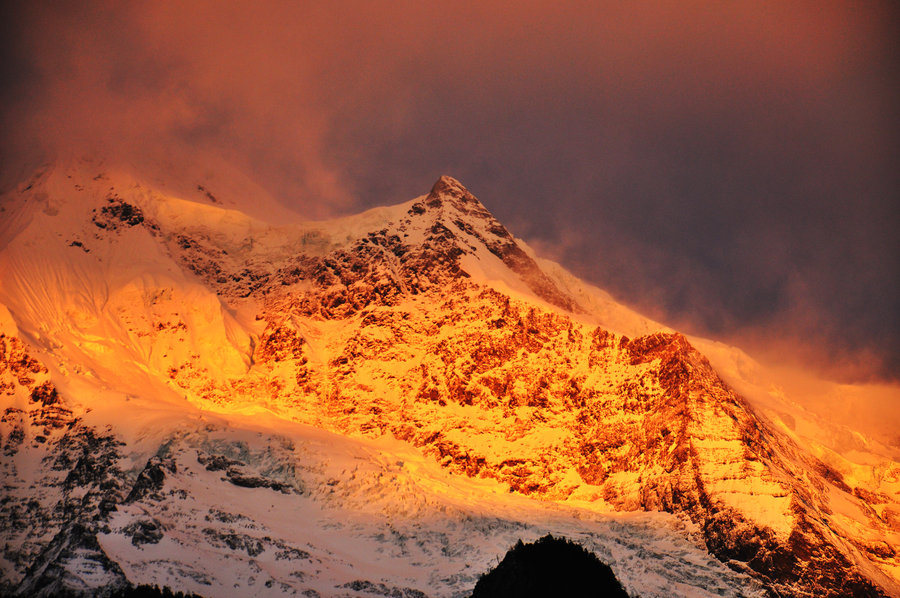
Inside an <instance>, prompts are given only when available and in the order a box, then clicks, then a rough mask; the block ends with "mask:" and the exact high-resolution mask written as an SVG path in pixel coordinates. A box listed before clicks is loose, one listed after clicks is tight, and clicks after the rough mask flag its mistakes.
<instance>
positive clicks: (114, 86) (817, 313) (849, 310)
mask: <svg viewBox="0 0 900 598" xmlns="http://www.w3.org/2000/svg"><path fill="white" fill-rule="evenodd" d="M11 4H12V3H6V5H4V8H3V9H2V11H3V13H4V14H3V18H2V23H3V28H4V31H3V35H2V39H3V41H2V44H3V59H2V61H0V68H2V71H3V73H2V90H0V93H2V102H3V114H2V125H0V134H2V139H3V145H2V147H0V163H2V164H3V165H4V169H5V173H4V180H6V181H9V180H10V176H12V174H11V173H15V172H20V171H21V169H22V165H23V164H26V163H34V161H36V160H41V159H48V158H50V157H52V156H53V155H54V154H55V153H65V154H70V153H76V154H94V155H97V154H99V155H116V156H126V157H129V158H132V159H138V157H139V156H141V155H143V154H148V153H149V154H169V155H181V156H190V158H189V159H192V160H197V161H199V162H202V161H203V160H205V159H206V157H207V156H217V157H223V158H225V159H227V160H228V161H230V162H231V163H233V164H234V165H235V166H236V167H237V168H240V169H242V170H244V171H246V172H247V173H249V174H250V175H251V176H252V177H253V178H255V179H257V180H258V182H259V183H261V184H262V185H263V186H264V187H266V188H267V189H268V190H269V191H270V192H271V193H272V194H273V195H275V196H276V197H277V198H279V199H280V200H281V201H283V202H284V203H285V204H288V205H291V206H294V207H295V208H296V209H297V210H299V211H301V212H302V213H304V214H306V215H308V216H309V217H310V218H324V217H328V216H335V215H341V214H347V213H352V212H357V211H360V210H361V209H364V208H368V207H372V206H375V205H381V204H388V203H397V202H400V201H405V200H407V199H411V198H412V197H414V196H417V195H420V194H422V193H425V192H427V191H428V189H429V188H430V186H431V184H432V183H433V181H434V180H435V179H436V178H437V177H438V176H439V175H441V174H450V175H452V176H454V177H456V178H457V179H459V180H461V181H462V182H463V183H464V184H465V185H466V186H467V187H468V188H469V189H470V190H471V191H472V192H473V193H474V194H475V195H477V196H478V197H479V198H480V199H481V200H482V201H483V202H484V203H485V205H486V206H487V207H488V209H490V210H491V211H492V212H493V213H494V214H495V215H496V216H497V218H498V219H500V220H501V221H502V222H504V223H505V224H506V225H507V226H508V227H509V228H510V229H511V231H512V232H513V233H514V234H516V235H517V236H519V237H522V238H524V239H525V240H526V241H527V242H529V243H530V244H531V245H532V246H533V247H534V248H535V249H536V250H537V251H538V252H539V253H540V254H542V255H545V256H547V257H550V258H552V259H555V260H557V261H559V262H560V263H562V264H563V265H565V266H566V267H567V268H569V269H570V270H572V271H573V272H574V273H576V274H577V275H579V276H581V277H583V278H585V279H586V280H589V281H591V282H592V283H594V284H597V285H598V286H600V287H602V288H605V289H607V290H609V291H610V292H611V293H612V294H613V295H614V296H616V297H617V298H619V299H621V300H622V301H623V302H625V303H628V304H631V305H633V306H634V307H636V308H638V309H639V310H641V311H643V312H645V313H647V314H648V315H650V316H652V317H656V318H658V319H662V320H663V321H666V322H667V323H669V324H671V325H673V326H675V327H677V328H681V329H684V330H686V331H688V332H692V333H696V334H706V335H711V336H714V337H716V338H720V339H722V340H725V341H729V342H733V343H736V344H739V345H742V346H746V347H747V348H748V349H750V350H751V352H752V351H756V354H759V355H760V356H761V357H763V358H766V357H768V358H771V357H774V356H779V357H783V358H786V359H787V360H788V361H790V360H794V359H796V360H798V361H799V362H803V363H806V364H808V365H811V366H813V367H815V368H822V369H824V370H825V371H826V372H827V373H829V374H830V375H832V376H834V377H837V378H839V379H842V380H870V379H892V380H896V379H898V378H900V278H898V275H897V273H898V272H900V241H898V235H897V231H898V230H900V202H898V200H897V198H898V197H900V168H898V165H897V164H896V162H897V156H898V155H900V126H898V116H897V106H900V75H898V68H897V67H898V65H897V56H898V53H897V49H898V48H897V42H896V31H897V28H898V24H900V23H898V19H897V14H896V13H897V11H896V10H894V6H893V4H891V3H887V2H885V3H877V2H864V3H850V2H844V3H835V2H822V3H819V2H816V3H812V2H809V3H806V2H795V3H789V4H781V3H727V4H725V3H723V4H714V3H682V2H677V3H676V2H662V3H647V4H642V5H640V6H635V5H632V4H620V3H590V4H585V3H558V2H552V3H551V2H525V3H511V2H510V3H505V2H490V3H484V2H481V3H466V2H456V3H452V4H447V5H439V4H436V3H405V2H390V3H387V2H383V3H381V2H336V3H330V2H329V3H318V2H298V3H281V2H263V3H232V2H220V1H216V2H190V3H170V2H132V3H128V4H127V5H122V4H120V3H112V2H91V3H76V2H45V3H18V7H13V6H11ZM38 4H40V6H38ZM186 159H187V158H186Z"/></svg>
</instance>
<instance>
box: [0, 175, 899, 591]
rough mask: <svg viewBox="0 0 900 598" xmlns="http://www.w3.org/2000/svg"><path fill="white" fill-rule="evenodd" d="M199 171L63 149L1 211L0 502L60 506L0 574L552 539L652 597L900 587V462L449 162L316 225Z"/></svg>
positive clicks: (322, 575)
mask: <svg viewBox="0 0 900 598" xmlns="http://www.w3.org/2000/svg"><path fill="white" fill-rule="evenodd" d="M194 170H196V169H191V168H187V167H185V168H181V172H180V173H178V172H170V173H169V175H168V176H169V177H170V178H169V179H160V178H159V177H160V176H163V175H161V174H160V173H162V172H164V171H165V169H162V168H157V169H155V170H154V173H153V174H152V175H150V176H145V175H142V174H141V170H140V169H137V168H136V167H134V166H126V167H124V168H113V167H112V166H111V165H108V164H104V163H102V162H98V161H73V162H70V163H66V164H59V165H55V166H52V167H48V168H46V169H44V170H42V171H40V172H38V173H36V175H35V176H34V177H33V178H31V179H30V180H28V181H26V182H24V183H23V184H22V185H21V186H20V187H19V188H17V189H15V190H13V191H11V192H9V193H7V194H5V195H4V196H3V198H2V200H0V210H2V211H0V214H2V220H0V304H2V306H3V309H0V323H2V326H3V334H4V335H5V336H4V337H3V338H4V339H5V340H4V343H5V345H4V347H11V348H10V349H9V350H6V352H5V353H4V355H5V356H7V358H6V362H7V365H6V368H5V369H4V370H3V372H5V374H4V375H7V376H8V377H9V378H8V380H9V381H8V382H7V388H9V389H11V390H12V392H11V393H10V392H7V394H6V395H5V397H6V398H4V401H5V404H4V409H6V411H5V415H4V420H3V424H2V428H0V430H2V434H3V436H2V439H0V440H2V442H3V443H4V445H5V446H6V447H8V448H6V449H5V450H7V454H8V455H9V459H7V460H5V461H4V470H3V471H4V473H3V483H4V486H5V488H6V490H5V492H6V493H7V496H8V497H16V498H15V500H12V501H6V502H5V503H4V506H3V510H0V513H2V514H3V516H4V517H5V522H7V523H10V522H16V521H20V520H22V518H23V517H26V516H25V515H23V514H22V512H21V511H20V510H17V507H16V504H19V503H18V502H17V501H28V500H35V501H37V503H36V505H37V506H36V507H35V508H36V509H37V512H39V513H44V515H43V516H37V517H36V518H34V519H33V521H32V523H33V524H34V526H33V527H32V528H30V529H32V530H33V532H17V533H16V534H11V533H10V532H6V534H7V536H8V537H7V538H6V540H7V546H8V548H7V550H6V552H5V553H4V557H3V558H4V561H3V574H4V577H3V582H2V583H3V584H4V585H5V586H6V587H8V588H12V587H18V590H19V591H20V592H25V593H27V592H32V591H38V590H39V589H40V588H41V587H54V586H42V585H41V584H46V583H49V580H51V579H63V578H64V579H65V580H66V581H65V582H64V583H65V585H66V586H68V587H76V588H77V587H97V586H107V587H113V586H114V585H115V584H117V583H118V584H121V583H125V582H124V580H126V579H127V580H129V581H130V582H132V583H166V584H169V585H172V586H173V587H176V586H177V587H178V588H183V589H188V590H190V591H196V592H198V593H200V594H204V593H206V594H208V595H229V594H233V595H246V594H247V593H248V592H251V591H252V592H253V593H272V594H282V593H288V594H290V593H295V592H308V593H307V595H315V594H314V593H312V592H317V593H318V594H319V595H323V596H325V595H339V594H346V595H366V594H373V593H376V594H377V593H378V592H382V591H393V589H396V591H397V592H400V594H401V595H409V596H415V595H418V594H416V592H423V593H425V594H427V595H431V596H445V595H446V596H450V595H466V593H467V592H468V591H469V590H470V589H471V587H473V586H474V581H475V579H476V578H477V575H479V574H480V573H482V572H483V571H484V570H486V568H487V567H488V566H489V565H490V563H491V562H492V561H493V559H495V558H497V557H499V556H502V553H503V552H505V550H506V549H507V548H508V547H509V546H511V545H512V544H513V543H514V542H515V541H516V540H518V539H519V538H522V539H525V540H528V539H533V538H536V537H539V536H541V535H543V534H545V533H547V532H552V533H554V534H563V535H568V536H569V537H572V538H574V539H577V540H579V541H581V542H582V543H584V544H585V545H586V546H588V547H590V548H592V549H594V550H595V551H597V553H598V554H599V555H600V556H601V558H602V559H603V560H605V561H606V562H608V563H609V564H610V565H611V566H612V567H613V569H614V571H615V572H616V574H617V575H618V576H619V577H620V579H622V581H623V583H624V584H625V585H626V587H627V588H628V589H629V590H630V591H632V592H633V593H636V594H637V595H641V596H654V595H662V594H663V592H666V593H667V594H671V593H672V589H673V588H674V589H675V592H676V593H677V594H678V595H692V596H705V595H753V594H754V592H756V591H757V590H754V589H753V584H758V586H759V587H762V586H765V587H767V588H769V589H770V590H775V591H780V592H788V593H794V594H796V595H839V594H840V593H842V592H844V593H846V592H848V591H853V592H856V593H858V594H859V595H880V594H879V592H886V593H888V594H891V595H897V594H900V590H898V585H897V583H898V579H900V568H898V563H900V560H898V559H900V556H898V554H897V550H896V548H895V547H896V546H897V545H898V544H900V465H898V462H897V455H896V452H894V449H893V448H891V447H889V446H886V445H884V444H881V443H879V442H877V441H876V440H874V439H872V438H870V437H867V436H866V435H865V434H863V433H860V432H859V431H856V430H851V429H849V428H847V427H846V426H841V425H838V424H835V423H834V422H828V421H827V420H825V419H824V418H822V417H821V416H820V415H817V414H815V413H814V412H812V411H810V410H809V409H805V408H804V407H803V406H802V405H800V404H798V403H797V402H795V401H792V400H791V397H789V396H786V395H785V393H784V392H781V391H779V390H778V389H777V388H773V387H772V386H771V384H770V383H769V382H768V378H767V372H766V371H765V370H764V369H763V368H762V367H761V366H759V365H758V364H755V363H754V362H753V361H752V360H751V359H750V358H749V357H747V356H746V355H745V354H743V353H742V352H740V351H739V350H737V349H735V348H732V347H727V346H723V345H720V344H717V343H714V342H713V341H707V340H703V339H690V342H689V341H688V339H685V338H684V337H682V336H681V335H678V334H676V333H674V332H673V331H671V330H670V329H668V328H666V327H664V326H662V325H660V324H658V323H655V322H652V321H650V320H647V319H645V318H643V317H641V316H640V315H639V314H636V313H635V312H633V311H631V310H629V309H628V308H626V307H624V306H621V305H619V304H618V303H616V302H615V301H614V300H613V299H612V298H611V297H610V296H609V295H608V294H606V293H604V292H603V291H601V290H599V289H596V288H594V287H591V286H590V285H587V284H585V283H583V282H581V281H579V280H577V279H576V278H575V277H573V276H572V275H570V274H568V273H566V272H565V270H563V269H562V268H561V267H559V266H558V265H555V264H552V263H550V262H547V261H544V260H540V259H539V258H537V257H536V256H535V255H533V253H532V252H531V251H530V249H528V247H527V246H526V245H525V244H524V243H522V242H521V241H519V240H517V239H515V238H514V237H512V235H510V234H509V232H508V231H507V230H506V229H505V228H504V227H503V226H502V225H501V224H500V223H499V222H497V221H496V220H495V219H494V218H493V217H492V216H491V215H490V213H489V212H488V211H487V210H486V209H485V208H484V206H483V205H482V204H481V203H480V202H478V200H476V199H475V198H474V197H472V196H471V194H469V193H468V192H467V191H466V190H465V189H464V188H463V187H462V186H461V185H460V184H459V183H458V182H456V181H454V180H453V179H450V178H449V177H444V178H442V179H440V180H439V181H438V182H437V183H436V184H435V187H434V188H433V189H432V192H431V193H429V194H428V195H424V196H422V197H419V198H416V199H415V200H412V201H409V202H406V203H403V204H398V205H396V206H391V207H386V208H378V209H375V210H370V211H368V212H366V213H363V214H360V215H357V216H354V217H349V218H343V219H339V220H334V221H328V222H304V221H302V220H301V219H300V218H298V217H296V216H292V215H288V214H285V213H284V211H283V209H281V208H279V207H278V206H277V205H276V204H274V203H273V202H272V201H271V200H270V199H268V198H266V197H265V195H264V194H263V193H262V192H261V191H260V190H259V188H257V187H255V186H253V185H252V184H248V183H246V182H242V181H239V180H238V179H237V177H235V176H230V177H214V176H208V175H204V176H203V177H199V175H198V173H197V172H195V171H194ZM161 181H165V182H161ZM13 339H15V340H13ZM13 349H14V350H15V354H16V355H17V356H19V357H16V359H12V360H11V359H10V358H9V356H11V355H12V351H13ZM697 349H699V352H698V351H697ZM24 354H28V355H31V356H32V357H31V358H32V359H36V361H35V363H40V364H41V365H40V367H38V366H33V367H32V366H29V365H28V364H29V363H31V362H28V361H27V360H25V362H23V361H22V358H21V355H24ZM707 359H708V361H707ZM23 363H25V365H22V364H23ZM22 368H24V370H23V369H22ZM29 368H31V369H35V368H37V370H38V371H36V372H31V373H25V374H22V373H21V371H25V372H30V371H31V370H30V369H29ZM42 368H43V369H42ZM16 372H19V373H16ZM23 376H24V377H23ZM723 380H724V382H723ZM726 382H727V384H726ZM45 384H49V385H51V386H52V389H53V392H54V393H56V394H55V395H53V396H54V397H56V396H58V397H60V398H59V399H58V400H57V399H56V398H54V399H52V400H49V399H48V397H49V396H51V394H52V393H51V392H50V390H48V389H50V387H51V386H42V385H45ZM37 389H42V390H37ZM732 389H735V390H737V392H738V393H740V394H736V393H735V392H734V390H732ZM745 399H746V400H745ZM48 401H49V402H48ZM54 409H55V410H56V411H53V410H54ZM48 410H50V411H53V414H54V415H53V418H54V421H56V423H57V424H58V425H56V424H53V425H51V424H47V423H46V421H45V420H47V414H46V413H44V412H47V411H48ZM17 430H19V431H18V432H17ZM79 447H81V448H79ZM100 449H102V450H100ZM73 451H74V452H73ZM78 451H81V452H80V453H79V452H78ZM92 451H93V452H97V453H98V454H99V455H101V456H102V455H106V456H105V457H103V458H102V459H100V460H99V461H98V462H96V463H95V460H96V459H95V457H94V456H93V454H92ZM66 455H68V456H66ZM77 455H81V456H80V457H77ZM63 457H65V458H63ZM76 457H77V458H76ZM98 458H99V457H98ZM79 464H81V465H79ZM86 464H91V467H89V468H88V467H87V465H86ZM79 467H81V469H79ZM85 468H87V469H89V470H90V471H92V472H94V474H96V475H94V474H91V475H86V474H84V472H83V471H82V470H84V469H85ZM73 471H74V472H76V473H72V472H73ZM22 472H28V476H24V477H23V476H22ZM67 472H68V473H67ZM78 472H81V473H78ZM97 472H99V473H97ZM32 486H33V487H32ZM35 488H37V489H38V490H35ZM85 497H89V498H90V500H87V499H86V498H85ZM76 501H80V502H78V504H79V505H81V506H79V507H78V508H77V509H74V511H73V513H74V514H72V515H71V516H69V517H68V518H67V517H66V516H65V515H63V514H61V513H65V512H67V510H71V509H68V507H67V506H66V505H73V504H75V503H76ZM112 507H114V508H112ZM644 511H646V513H645V512H644ZM97 513H99V514H100V516H99V517H95V515H97ZM39 521H41V522H42V523H40V524H38V522H39ZM4 529H12V528H11V527H6V526H4ZM26 529H28V528H27V526H26ZM41 530H43V531H41ZM463 546H464V547H465V549H463V548H462V547H463ZM804 551H811V556H810V557H805V556H803V554H804ZM710 552H712V553H713V554H715V555H716V557H718V559H720V560H721V561H725V562H727V563H728V565H729V567H730V568H729V567H726V566H725V565H723V564H722V563H721V562H720V560H716V559H715V558H713V557H711V556H710ZM79 555H80V556H79ZM35 563H39V564H40V565H41V566H40V567H38V566H36V565H35ZM226 563H230V564H228V565H226ZM234 563H239V564H234ZM29 567H30V569H28V568H29ZM26 569H28V571H26ZM735 571H737V572H735ZM61 572H66V573H65V575H63V574H62V573H61ZM747 575H750V576H752V578H753V579H754V580H755V581H753V582H752V583H751V582H750V581H749V579H750V578H748V577H747ZM873 584H874V585H873ZM877 587H878V588H881V589H880V590H878V589H876V588H877ZM747 588H749V589H747ZM404 592H405V593H406V594H403V593H404Z"/></svg>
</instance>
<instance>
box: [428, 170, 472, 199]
mask: <svg viewBox="0 0 900 598" xmlns="http://www.w3.org/2000/svg"><path fill="white" fill-rule="evenodd" d="M448 200H449V201H451V202H452V203H455V204H456V205H460V204H479V203H480V202H479V201H478V200H477V199H476V198H475V196H474V195H472V193H471V192H470V191H469V190H468V189H466V187H465V186H464V185H463V184H462V183H460V182H459V181H457V180H456V179H454V178H453V177H451V176H448V175H446V174H445V175H442V176H441V177H440V178H439V179H438V180H437V181H435V183H434V185H433V186H432V187H431V192H430V193H428V197H427V198H425V204H426V205H428V206H429V207H437V206H440V205H442V204H443V203H444V202H445V201H448Z"/></svg>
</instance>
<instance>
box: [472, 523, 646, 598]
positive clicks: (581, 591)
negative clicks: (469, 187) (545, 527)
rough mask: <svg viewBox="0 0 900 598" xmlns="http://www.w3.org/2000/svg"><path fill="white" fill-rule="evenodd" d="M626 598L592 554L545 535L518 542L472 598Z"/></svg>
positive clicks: (485, 576) (604, 566)
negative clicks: (525, 542)
mask: <svg viewBox="0 0 900 598" xmlns="http://www.w3.org/2000/svg"><path fill="white" fill-rule="evenodd" d="M548 596H566V597H569V598H588V597H590V598H628V594H627V593H626V592H625V590H624V589H623V588H622V584H620V583H619V580H618V579H616V576H615V575H613V572H612V569H610V568H609V567H608V566H607V565H605V564H603V563H601V562H600V559H598V558H597V557H596V555H594V554H593V553H592V552H588V551H587V550H585V549H584V548H583V547H581V546H580V545H578V544H575V543H574V542H571V541H569V540H566V539H565V538H554V537H553V536H551V535H550V534H547V535H546V536H544V537H543V538H540V539H538V540H537V541H536V542H535V543H534V544H523V543H522V541H521V540H519V541H518V542H517V543H516V545H515V546H514V547H513V548H512V549H511V550H510V551H509V552H507V553H506V556H505V557H503V560H502V561H501V562H500V564H499V565H497V567H496V568H495V569H494V570H492V571H489V572H487V573H485V574H484V575H482V576H481V579H479V580H478V583H477V584H475V590H474V591H473V592H472V598H513V597H515V598H538V597H548Z"/></svg>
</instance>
